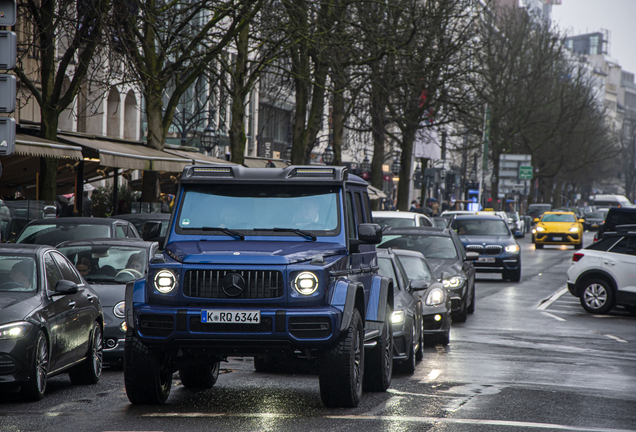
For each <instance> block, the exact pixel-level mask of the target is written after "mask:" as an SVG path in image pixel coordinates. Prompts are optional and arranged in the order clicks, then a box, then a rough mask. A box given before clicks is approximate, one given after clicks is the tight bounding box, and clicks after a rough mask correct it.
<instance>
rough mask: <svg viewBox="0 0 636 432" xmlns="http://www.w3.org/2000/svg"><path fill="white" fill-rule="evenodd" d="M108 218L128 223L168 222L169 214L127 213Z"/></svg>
mask: <svg viewBox="0 0 636 432" xmlns="http://www.w3.org/2000/svg"><path fill="white" fill-rule="evenodd" d="M108 218H109V219H121V220H125V221H128V222H130V221H133V220H170V213H129V214H123V215H114V216H109V217H108Z"/></svg>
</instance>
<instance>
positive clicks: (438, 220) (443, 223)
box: [430, 216, 450, 228]
mask: <svg viewBox="0 0 636 432" xmlns="http://www.w3.org/2000/svg"><path fill="white" fill-rule="evenodd" d="M430 219H431V220H432V221H433V226H434V227H437V228H448V224H449V223H450V219H448V218H445V217H442V216H433V217H431V218H430Z"/></svg>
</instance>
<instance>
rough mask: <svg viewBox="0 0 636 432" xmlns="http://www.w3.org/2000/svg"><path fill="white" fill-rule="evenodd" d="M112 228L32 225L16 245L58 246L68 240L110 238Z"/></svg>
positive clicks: (102, 226) (79, 225)
mask: <svg viewBox="0 0 636 432" xmlns="http://www.w3.org/2000/svg"><path fill="white" fill-rule="evenodd" d="M108 237H111V235H110V226H108V225H97V224H76V223H68V224H66V225H64V224H41V225H31V226H28V227H26V228H25V229H24V231H22V233H21V234H20V236H19V237H18V239H17V240H16V243H29V244H43V245H49V246H56V245H58V244H60V243H62V242H63V241H67V240H86V239H92V238H108Z"/></svg>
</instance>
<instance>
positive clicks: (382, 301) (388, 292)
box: [366, 274, 393, 322]
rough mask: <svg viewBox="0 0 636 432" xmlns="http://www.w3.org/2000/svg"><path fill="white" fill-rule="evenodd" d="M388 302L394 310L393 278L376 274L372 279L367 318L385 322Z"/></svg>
mask: <svg viewBox="0 0 636 432" xmlns="http://www.w3.org/2000/svg"><path fill="white" fill-rule="evenodd" d="M387 304H388V305H389V307H390V308H391V310H393V280H392V279H390V278H387V277H384V276H380V275H378V274H376V275H374V276H373V279H372V281H371V291H370V292H369V302H368V305H367V315H366V319H367V320H368V321H377V322H384V320H385V319H386V317H385V315H386V306H387Z"/></svg>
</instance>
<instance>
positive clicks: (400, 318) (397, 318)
mask: <svg viewBox="0 0 636 432" xmlns="http://www.w3.org/2000/svg"><path fill="white" fill-rule="evenodd" d="M391 322H392V323H393V324H402V323H403V322H404V311H394V312H393V313H392V314H391Z"/></svg>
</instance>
